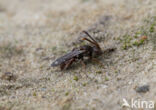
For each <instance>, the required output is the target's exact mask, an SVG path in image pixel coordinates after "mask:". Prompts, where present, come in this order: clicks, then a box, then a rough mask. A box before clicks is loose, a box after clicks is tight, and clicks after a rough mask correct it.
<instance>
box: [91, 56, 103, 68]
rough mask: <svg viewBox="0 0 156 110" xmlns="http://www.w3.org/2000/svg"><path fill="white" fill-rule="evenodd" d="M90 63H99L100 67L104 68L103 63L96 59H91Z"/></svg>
mask: <svg viewBox="0 0 156 110" xmlns="http://www.w3.org/2000/svg"><path fill="white" fill-rule="evenodd" d="M92 61H94V62H96V63H99V64H100V65H101V66H102V67H104V65H103V63H102V62H100V61H99V60H98V59H96V58H92Z"/></svg>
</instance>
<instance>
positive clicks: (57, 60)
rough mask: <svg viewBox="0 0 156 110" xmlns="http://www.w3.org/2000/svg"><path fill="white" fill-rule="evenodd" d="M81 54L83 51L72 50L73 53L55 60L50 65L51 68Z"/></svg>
mask: <svg viewBox="0 0 156 110" xmlns="http://www.w3.org/2000/svg"><path fill="white" fill-rule="evenodd" d="M83 52H85V50H79V49H76V50H74V51H71V52H69V53H67V54H66V55H64V56H62V57H60V58H58V59H56V60H55V61H54V62H53V63H52V64H51V66H53V67H54V66H58V65H60V64H62V63H63V62H65V61H68V60H70V59H71V58H73V57H75V56H77V55H79V54H81V53H83Z"/></svg>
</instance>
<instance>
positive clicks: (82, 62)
mask: <svg viewBox="0 0 156 110" xmlns="http://www.w3.org/2000/svg"><path fill="white" fill-rule="evenodd" d="M80 61H81V64H82V65H83V68H84V69H86V64H85V63H84V61H83V59H82V60H80Z"/></svg>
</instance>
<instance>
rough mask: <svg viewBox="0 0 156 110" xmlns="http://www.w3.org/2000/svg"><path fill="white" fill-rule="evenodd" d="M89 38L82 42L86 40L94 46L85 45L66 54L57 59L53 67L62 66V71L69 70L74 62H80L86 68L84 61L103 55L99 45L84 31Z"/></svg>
mask: <svg viewBox="0 0 156 110" xmlns="http://www.w3.org/2000/svg"><path fill="white" fill-rule="evenodd" d="M83 33H85V34H86V35H87V36H88V37H89V38H87V37H85V38H83V39H82V40H86V41H88V42H90V43H91V44H92V45H83V46H80V47H78V48H74V49H73V50H72V51H71V52H69V53H67V54H65V55H64V56H62V57H60V58H58V59H56V60H55V61H54V62H53V63H52V64H51V66H52V67H55V66H60V69H61V70H66V69H68V68H69V67H70V66H71V65H72V63H73V62H77V61H78V60H80V61H81V63H82V64H83V65H84V66H85V63H84V60H85V59H86V58H87V59H88V60H92V59H94V58H96V57H97V56H99V55H101V54H102V50H101V48H100V46H99V44H98V43H97V42H96V41H95V39H93V38H92V37H91V35H90V34H89V33H88V32H86V31H83Z"/></svg>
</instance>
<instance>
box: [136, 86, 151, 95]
mask: <svg viewBox="0 0 156 110" xmlns="http://www.w3.org/2000/svg"><path fill="white" fill-rule="evenodd" d="M149 90H150V86H149V85H143V86H139V87H137V88H136V92H138V93H146V92H148V91H149Z"/></svg>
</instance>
